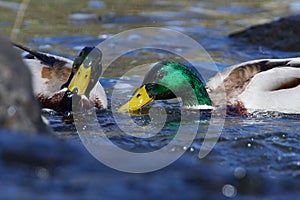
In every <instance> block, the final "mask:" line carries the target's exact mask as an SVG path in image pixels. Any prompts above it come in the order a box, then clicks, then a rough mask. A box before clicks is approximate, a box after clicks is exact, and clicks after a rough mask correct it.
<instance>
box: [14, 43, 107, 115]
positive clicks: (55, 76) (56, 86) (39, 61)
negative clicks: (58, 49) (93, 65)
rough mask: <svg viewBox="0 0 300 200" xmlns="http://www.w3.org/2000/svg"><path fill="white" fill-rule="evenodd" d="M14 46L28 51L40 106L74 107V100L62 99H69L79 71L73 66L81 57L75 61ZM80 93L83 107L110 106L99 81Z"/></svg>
mask: <svg viewBox="0 0 300 200" xmlns="http://www.w3.org/2000/svg"><path fill="white" fill-rule="evenodd" d="M14 45H15V46H16V47H18V48H20V49H22V50H24V51H25V52H27V53H28V54H27V55H25V56H24V57H23V61H24V63H25V64H26V65H27V66H28V68H29V69H30V72H31V75H32V82H33V91H34V94H35V96H36V98H37V99H38V101H39V102H40V104H41V107H43V108H50V109H54V110H58V111H69V110H71V105H72V102H71V100H70V99H69V102H62V101H64V100H63V99H67V97H66V92H67V91H69V89H68V85H69V84H70V82H71V80H72V78H73V77H74V74H75V73H76V70H75V69H74V68H78V66H77V67H75V66H74V65H75V61H76V62H78V60H79V59H80V57H77V58H76V59H75V61H74V62H73V61H72V60H70V59H68V58H65V57H61V56H56V55H52V54H47V53H41V52H37V51H33V50H30V49H28V48H27V47H24V46H22V45H18V44H14ZM97 80H98V79H97ZM69 92H70V91H69ZM70 96H72V95H70ZM80 96H81V97H80V100H79V103H80V104H81V106H82V107H90V106H91V105H94V106H95V107H97V108H106V107H107V98H106V94H105V91H104V89H103V87H102V86H101V84H100V82H99V81H97V82H96V83H95V84H94V85H93V87H92V88H91V90H90V91H88V94H84V95H80ZM67 104H68V105H67Z"/></svg>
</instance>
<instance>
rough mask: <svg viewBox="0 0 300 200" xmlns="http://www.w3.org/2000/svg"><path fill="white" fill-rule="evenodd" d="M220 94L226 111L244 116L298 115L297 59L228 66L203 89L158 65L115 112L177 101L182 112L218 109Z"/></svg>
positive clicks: (192, 77) (176, 66)
mask: <svg viewBox="0 0 300 200" xmlns="http://www.w3.org/2000/svg"><path fill="white" fill-rule="evenodd" d="M222 90H223V91H224V93H225V94H226V95H224V96H226V99H224V101H226V104H225V103H224V105H227V106H228V108H237V109H234V110H235V111H236V112H238V114H241V115H245V114H249V113H251V112H253V111H276V112H281V113H300V58H288V59H262V60H254V61H249V62H244V63H241V64H238V65H234V66H231V67H229V68H227V69H225V70H224V71H222V72H220V73H218V74H217V75H215V76H214V77H212V78H210V79H209V80H208V81H207V83H206V85H204V84H203V82H202V81H201V79H200V78H199V77H198V76H197V75H196V73H195V72H194V71H193V70H192V69H190V68H189V67H187V66H185V65H184V64H181V63H177V62H159V63H156V64H154V66H153V67H152V68H151V69H150V70H149V72H148V73H147V74H146V76H145V78H144V81H143V84H142V86H141V87H140V88H139V89H138V90H137V91H136V93H135V94H134V95H133V97H132V98H131V99H130V101H129V102H128V103H127V104H125V105H123V106H122V107H121V108H120V109H119V111H121V112H126V111H129V112H134V111H137V110H138V109H140V108H142V107H144V106H146V105H147V104H149V103H151V102H153V101H154V100H161V99H171V98H175V97H181V99H182V103H183V106H184V107H186V108H197V107H198V108H200V109H201V107H203V106H204V107H205V109H207V108H209V107H210V106H219V105H220V104H221V103H222V102H221V101H222V99H219V98H220V96H222V95H220V93H222ZM205 105H206V106H205Z"/></svg>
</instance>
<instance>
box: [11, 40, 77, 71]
mask: <svg viewBox="0 0 300 200" xmlns="http://www.w3.org/2000/svg"><path fill="white" fill-rule="evenodd" d="M12 44H13V45H14V46H15V47H17V48H19V49H22V50H23V51H25V52H28V53H29V55H26V57H25V59H26V58H27V59H34V58H36V59H38V60H39V61H41V62H42V63H43V64H45V65H47V66H49V67H53V68H60V67H63V66H65V65H66V64H67V63H70V62H71V63H72V61H71V60H69V59H67V58H63V57H60V56H55V55H51V54H46V53H41V52H38V51H35V50H32V49H29V48H28V47H25V46H23V45H21V44H16V43H14V42H12Z"/></svg>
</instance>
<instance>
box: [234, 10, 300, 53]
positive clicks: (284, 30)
mask: <svg viewBox="0 0 300 200" xmlns="http://www.w3.org/2000/svg"><path fill="white" fill-rule="evenodd" d="M299 25H300V15H295V16H289V17H284V18H280V19H278V20H275V21H272V22H270V23H266V24H261V25H255V26H252V27H250V28H247V29H246V30H243V31H239V32H236V33H232V34H230V35H229V37H230V38H233V39H237V40H239V41H242V42H245V43H250V44H256V45H261V46H265V47H268V48H271V49H273V50H280V51H288V52H297V51H300V26H299Z"/></svg>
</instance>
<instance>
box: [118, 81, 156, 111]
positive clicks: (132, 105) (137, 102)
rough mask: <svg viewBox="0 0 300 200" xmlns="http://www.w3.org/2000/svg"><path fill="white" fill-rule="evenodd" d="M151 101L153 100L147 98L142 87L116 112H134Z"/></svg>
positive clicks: (144, 87) (144, 88) (147, 95)
mask: <svg viewBox="0 0 300 200" xmlns="http://www.w3.org/2000/svg"><path fill="white" fill-rule="evenodd" d="M153 101H154V98H153V97H150V96H149V94H148V93H147V90H146V86H145V85H144V86H142V87H141V88H140V89H138V90H137V91H136V93H135V94H134V95H133V97H132V98H131V99H130V100H129V101H128V102H127V103H126V104H124V105H123V106H122V107H121V108H119V110H118V112H135V111H137V110H139V109H141V108H143V107H144V106H146V105H148V104H150V103H151V102H153Z"/></svg>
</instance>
